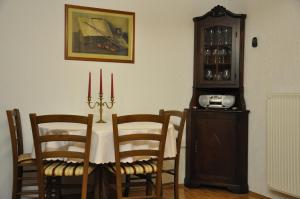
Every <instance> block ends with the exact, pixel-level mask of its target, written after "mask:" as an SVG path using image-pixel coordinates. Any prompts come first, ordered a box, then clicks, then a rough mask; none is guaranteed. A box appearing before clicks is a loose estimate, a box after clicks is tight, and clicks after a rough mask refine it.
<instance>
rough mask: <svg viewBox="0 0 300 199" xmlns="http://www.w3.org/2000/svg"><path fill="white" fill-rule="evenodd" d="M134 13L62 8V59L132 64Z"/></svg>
mask: <svg viewBox="0 0 300 199" xmlns="http://www.w3.org/2000/svg"><path fill="white" fill-rule="evenodd" d="M134 44H135V13H133V12H127V11H117V10H108V9H101V8H92V7H84V6H78V5H69V4H65V59H66V60H83V61H103V62H123V63H134Z"/></svg>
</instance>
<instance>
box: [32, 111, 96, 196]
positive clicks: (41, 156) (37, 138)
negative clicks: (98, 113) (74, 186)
mask: <svg viewBox="0 0 300 199" xmlns="http://www.w3.org/2000/svg"><path fill="white" fill-rule="evenodd" d="M30 121H31V127H32V134H33V140H34V147H35V154H36V161H37V167H38V175H39V178H38V181H39V182H38V184H39V195H40V196H39V197H40V198H44V197H45V193H44V183H43V182H44V172H43V168H44V160H45V159H47V158H74V159H81V160H83V180H82V181H83V182H82V190H84V192H85V193H82V198H85V197H86V187H87V178H88V167H89V156H90V146H91V134H92V125H93V115H91V114H89V115H88V116H79V115H40V116H37V115H36V114H35V113H32V114H30ZM58 122H59V123H77V124H84V125H86V134H85V135H71V134H59V135H57V134H55V135H47V134H45V135H43V134H42V133H41V132H40V128H39V125H40V124H45V123H58ZM53 141H55V142H56V141H57V142H60V141H69V142H80V143H84V145H85V146H84V151H83V152H75V151H66V150H61V151H60V150H56V151H53V150H51V151H43V150H42V144H45V143H47V142H53ZM84 187H85V188H84Z"/></svg>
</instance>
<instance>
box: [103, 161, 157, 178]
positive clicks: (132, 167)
mask: <svg viewBox="0 0 300 199" xmlns="http://www.w3.org/2000/svg"><path fill="white" fill-rule="evenodd" d="M107 168H108V170H110V171H111V172H113V173H115V171H116V165H115V164H108V165H107ZM156 171H157V165H156V163H154V162H153V161H137V162H132V163H121V174H125V175H136V174H147V173H156Z"/></svg>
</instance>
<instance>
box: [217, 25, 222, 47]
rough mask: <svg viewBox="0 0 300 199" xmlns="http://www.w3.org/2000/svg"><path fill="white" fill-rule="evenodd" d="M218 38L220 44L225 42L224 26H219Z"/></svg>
mask: <svg viewBox="0 0 300 199" xmlns="http://www.w3.org/2000/svg"><path fill="white" fill-rule="evenodd" d="M217 39H218V45H222V44H223V34H222V27H220V26H219V27H218V28H217Z"/></svg>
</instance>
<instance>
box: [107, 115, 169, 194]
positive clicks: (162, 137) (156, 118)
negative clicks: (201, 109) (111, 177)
mask: <svg viewBox="0 0 300 199" xmlns="http://www.w3.org/2000/svg"><path fill="white" fill-rule="evenodd" d="M169 119H170V116H169V115H151V114H136V115H124V116H117V115H116V114H113V115H112V121H113V134H114V147H115V161H116V185H117V197H118V199H120V198H122V181H121V179H122V178H121V159H123V158H127V157H136V156H151V157H153V158H155V159H157V175H156V190H155V195H156V197H160V191H161V170H162V162H163V156H164V149H165V142H166V136H167V131H168V125H169ZM135 122H152V123H160V124H161V129H160V132H159V133H147V134H146V133H137V132H132V133H127V132H126V135H120V132H119V128H118V127H119V124H124V123H135ZM137 140H148V141H157V142H158V149H156V150H154V149H152V150H150V149H139V150H128V151H120V145H122V143H123V144H124V142H125V143H130V142H134V141H137Z"/></svg>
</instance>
